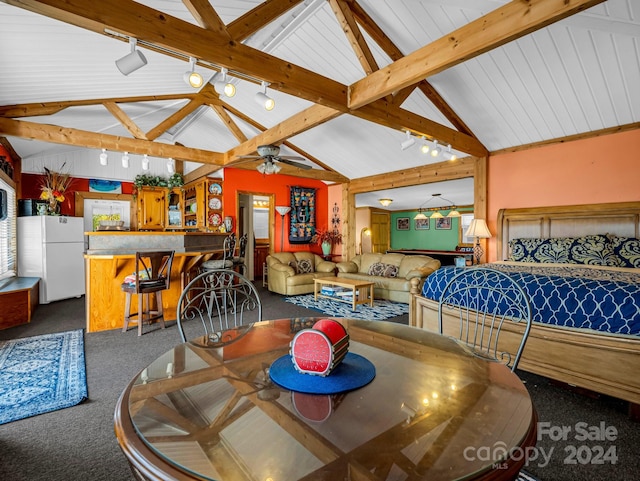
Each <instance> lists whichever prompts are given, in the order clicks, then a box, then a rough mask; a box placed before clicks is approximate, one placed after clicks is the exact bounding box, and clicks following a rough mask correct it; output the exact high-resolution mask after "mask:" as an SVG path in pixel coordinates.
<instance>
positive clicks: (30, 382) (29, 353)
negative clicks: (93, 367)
mask: <svg viewBox="0 0 640 481" xmlns="http://www.w3.org/2000/svg"><path fill="white" fill-rule="evenodd" d="M86 399H87V376H86V369H85V361H84V334H83V330H82V329H77V330H74V331H67V332H58V333H55V334H45V335H42V336H34V337H25V338H22V339H14V340H11V341H5V342H0V424H5V423H9V422H11V421H17V420H18V419H24V418H27V417H30V416H35V415H36V414H42V413H47V412H50V411H56V410H58V409H62V408H67V407H70V406H75V405H76V404H79V403H81V402H82V401H84V400H86Z"/></svg>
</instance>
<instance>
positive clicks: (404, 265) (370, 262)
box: [337, 253, 440, 304]
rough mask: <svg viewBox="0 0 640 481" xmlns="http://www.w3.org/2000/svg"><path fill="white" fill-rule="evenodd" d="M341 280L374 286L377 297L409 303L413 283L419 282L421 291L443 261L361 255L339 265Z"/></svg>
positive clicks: (426, 258)
mask: <svg viewBox="0 0 640 481" xmlns="http://www.w3.org/2000/svg"><path fill="white" fill-rule="evenodd" d="M337 267H338V277H345V278H347V279H357V280H361V281H370V282H374V297H375V298H376V299H387V300H389V301H395V302H404V303H406V304H408V303H409V299H410V297H411V296H410V294H409V290H410V289H411V279H413V278H414V277H418V278H420V287H422V283H423V282H424V280H425V279H426V277H427V276H428V275H429V274H431V273H432V272H433V271H435V270H436V269H438V268H440V261H439V260H437V259H433V258H432V257H429V256H413V255H404V254H377V253H374V254H362V255H357V256H355V257H354V258H353V259H351V260H350V261H348V262H338V264H337Z"/></svg>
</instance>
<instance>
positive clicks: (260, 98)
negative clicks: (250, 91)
mask: <svg viewBox="0 0 640 481" xmlns="http://www.w3.org/2000/svg"><path fill="white" fill-rule="evenodd" d="M268 85H269V84H268V83H267V82H264V81H263V82H262V83H261V87H262V91H261V92H258V93H257V94H256V96H255V99H256V102H258V103H259V104H260V105H262V106H263V107H264V108H265V110H273V108H274V107H275V106H276V101H275V100H273V99H272V98H271V97H269V96H268V95H267V86H268Z"/></svg>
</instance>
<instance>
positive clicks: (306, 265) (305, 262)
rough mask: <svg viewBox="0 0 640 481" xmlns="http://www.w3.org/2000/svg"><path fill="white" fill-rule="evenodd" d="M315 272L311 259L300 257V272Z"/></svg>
mask: <svg viewBox="0 0 640 481" xmlns="http://www.w3.org/2000/svg"><path fill="white" fill-rule="evenodd" d="M311 272H313V264H312V263H311V261H310V260H309V259H300V260H299V261H298V274H310V273H311Z"/></svg>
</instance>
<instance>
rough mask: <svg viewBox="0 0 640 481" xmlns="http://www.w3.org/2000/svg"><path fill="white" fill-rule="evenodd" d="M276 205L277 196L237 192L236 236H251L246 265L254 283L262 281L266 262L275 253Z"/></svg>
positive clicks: (248, 274)
mask: <svg viewBox="0 0 640 481" xmlns="http://www.w3.org/2000/svg"><path fill="white" fill-rule="evenodd" d="M274 205H275V199H274V194H269V193H262V192H245V191H238V192H237V206H238V207H237V209H238V210H237V212H236V219H237V221H236V222H237V227H236V235H237V236H238V238H240V236H242V235H243V234H245V233H246V234H247V251H246V252H245V263H246V265H247V277H248V278H249V279H251V280H252V281H255V280H256V279H262V275H263V265H264V262H265V261H266V258H267V255H269V253H270V252H272V250H273V248H272V247H273V239H274V230H273V229H274V227H273V226H274V215H273V206H274Z"/></svg>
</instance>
